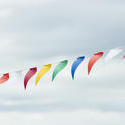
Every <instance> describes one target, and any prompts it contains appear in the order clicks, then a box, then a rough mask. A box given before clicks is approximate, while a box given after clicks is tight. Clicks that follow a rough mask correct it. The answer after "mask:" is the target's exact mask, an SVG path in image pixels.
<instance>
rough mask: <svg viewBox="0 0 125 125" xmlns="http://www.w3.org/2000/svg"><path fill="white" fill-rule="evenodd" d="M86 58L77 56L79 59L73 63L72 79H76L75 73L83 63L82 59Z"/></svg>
mask: <svg viewBox="0 0 125 125" xmlns="http://www.w3.org/2000/svg"><path fill="white" fill-rule="evenodd" d="M84 59H85V56H82V57H79V58H77V60H76V61H75V62H74V63H73V64H72V68H71V74H72V79H73V80H74V75H75V71H76V69H77V68H78V66H79V65H80V64H81V63H82V61H83V60H84Z"/></svg>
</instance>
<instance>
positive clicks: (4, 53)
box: [0, 0, 125, 125]
mask: <svg viewBox="0 0 125 125" xmlns="http://www.w3.org/2000/svg"><path fill="white" fill-rule="evenodd" d="M124 15H125V1H124V0H77V1H76V0H11V1H10V0H6V1H5V0H0V57H1V59H0V69H1V72H0V73H4V72H6V71H12V70H15V69H20V68H24V67H29V66H33V65H37V64H38V65H40V64H44V63H51V62H54V61H55V60H56V61H59V60H61V59H64V58H67V57H68V58H72V57H75V56H78V55H79V56H81V55H92V54H93V53H94V52H97V51H104V52H106V53H107V52H108V50H110V49H112V48H115V47H119V46H124V45H125V37H124V33H125V16H124ZM60 57H61V58H60ZM87 61H88V60H86V61H85V63H83V64H82V65H81V66H80V67H79V69H78V71H77V73H76V76H77V77H76V81H72V80H71V75H70V65H71V62H70V64H69V65H68V67H67V69H65V70H64V71H63V72H62V73H60V76H58V78H57V79H56V80H55V82H54V83H52V82H51V78H50V76H51V74H52V70H51V71H50V72H49V73H48V74H47V75H46V76H45V77H44V78H43V79H41V81H40V83H39V85H38V87H35V86H34V81H35V78H34V79H32V80H31V81H30V82H29V89H28V90H27V92H24V90H23V79H21V80H18V79H17V78H16V74H11V75H12V77H11V78H10V80H9V81H8V82H7V83H6V84H4V85H1V87H0V98H1V100H0V122H1V123H2V124H4V125H10V124H13V125H17V124H18V125H22V124H23V125H27V124H30V125H34V124H37V125H41V124H44V125H52V124H54V125H58V124H60V125H64V124H66V125H69V124H72V125H76V124H78V125H83V124H85V125H92V124H93V125H100V124H101V125H105V124H106V125H111V124H113V125H118V124H120V125H124V124H125V120H124V117H125V91H124V89H125V84H124V83H125V79H124V74H125V68H124V66H125V62H124V61H118V60H117V57H116V60H113V61H112V62H111V63H108V64H103V65H101V64H100V63H98V64H100V65H99V66H97V65H96V66H95V68H94V69H93V72H92V75H91V76H90V77H88V76H87V69H86V67H87ZM100 67H101V68H100ZM84 69H85V71H84ZM96 69H98V70H97V71H96ZM23 75H24V74H23Z"/></svg>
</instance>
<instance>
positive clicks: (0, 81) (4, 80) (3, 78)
mask: <svg viewBox="0 0 125 125" xmlns="http://www.w3.org/2000/svg"><path fill="white" fill-rule="evenodd" d="M8 80H9V73H6V74H3V76H2V77H1V78H0V84H2V83H4V82H6V81H8Z"/></svg>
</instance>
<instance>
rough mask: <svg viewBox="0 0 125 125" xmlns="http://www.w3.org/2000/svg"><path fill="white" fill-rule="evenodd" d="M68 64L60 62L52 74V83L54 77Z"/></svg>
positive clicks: (66, 61) (65, 61)
mask: <svg viewBox="0 0 125 125" xmlns="http://www.w3.org/2000/svg"><path fill="white" fill-rule="evenodd" d="M67 64H68V60H64V61H61V62H60V63H59V64H58V65H57V66H56V68H55V70H54V71H53V74H52V81H53V80H54V79H55V77H56V75H57V74H58V73H59V72H60V71H62V70H63V69H64V68H65V67H66V66H67Z"/></svg>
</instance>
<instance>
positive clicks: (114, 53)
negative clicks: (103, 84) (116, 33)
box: [105, 48, 122, 62]
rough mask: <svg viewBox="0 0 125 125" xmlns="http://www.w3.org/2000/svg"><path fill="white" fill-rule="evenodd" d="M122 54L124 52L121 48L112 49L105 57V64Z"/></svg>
mask: <svg viewBox="0 0 125 125" xmlns="http://www.w3.org/2000/svg"><path fill="white" fill-rule="evenodd" d="M121 52H122V49H121V48H115V49H111V50H110V51H109V53H108V54H107V56H106V57H105V62H108V61H109V60H111V59H112V58H113V57H115V56H117V55H118V54H119V53H121Z"/></svg>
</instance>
